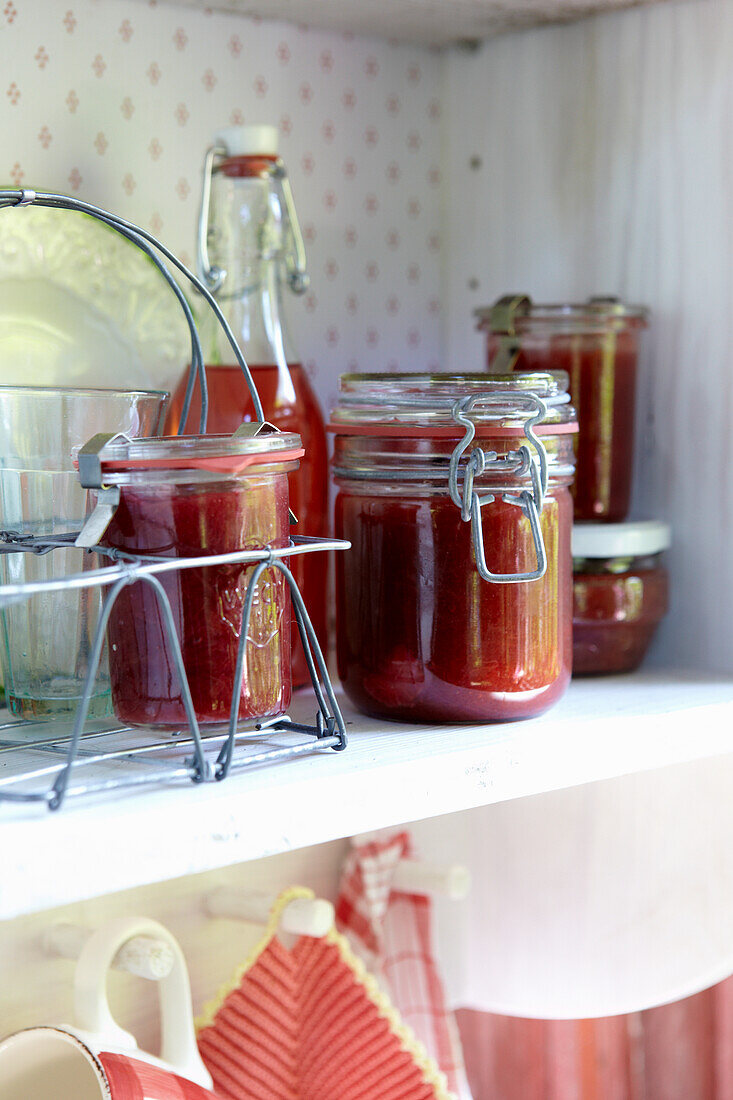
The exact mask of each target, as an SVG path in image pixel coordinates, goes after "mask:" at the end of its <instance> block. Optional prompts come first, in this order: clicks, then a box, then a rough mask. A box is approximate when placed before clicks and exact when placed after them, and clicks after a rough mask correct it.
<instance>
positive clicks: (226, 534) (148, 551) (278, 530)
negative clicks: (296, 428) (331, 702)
mask: <svg viewBox="0 0 733 1100" xmlns="http://www.w3.org/2000/svg"><path fill="white" fill-rule="evenodd" d="M247 427H248V428H251V427H252V426H251V425H250V426H247ZM266 427H267V428H269V427H270V426H266ZM92 442H93V441H92ZM84 450H85V449H82V452H80V458H81V457H82V455H83V451H84ZM302 454H303V449H302V447H301V441H300V437H299V436H298V435H295V434H294V433H288V432H277V431H275V430H274V429H272V430H271V431H269V432H268V431H267V430H266V431H264V432H260V433H259V434H254V433H249V434H242V435H238V434H237V433H235V435H234V436H221V435H219V436H217V435H206V436H177V437H166V438H162V439H138V440H130V439H126V438H124V437H123V438H121V439H120V438H119V437H117V438H115V439H112V440H111V441H109V442H107V443H106V445H105V446H104V447H103V448H102V449H101V450H100V451H98V452H95V458H98V460H99V465H100V473H101V478H100V479H99V480H103V484H104V486H105V487H111V488H112V489H114V488H119V503H118V504H117V506H116V508H115V510H114V513H113V515H112V518H111V520H110V522H109V525H108V526H107V528H106V531H105V533H104V536H103V538H102V540H101V545H104V546H107V547H111V548H114V549H115V550H117V551H120V552H122V554H123V555H124V554H131V555H134V556H136V557H138V556H141V555H142V556H145V557H148V558H154V559H161V558H162V559H166V558H173V559H185V558H207V557H213V556H216V555H219V554H229V553H234V552H237V551H241V550H260V549H264V548H267V547H272V548H273V549H277V548H281V547H285V546H287V545H288V542H289V538H290V534H289V503H288V501H289V497H288V473H289V472H291V471H292V470H294V469H296V468H297V462H298V460H299V458H300V457H301V456H302ZM81 473H82V470H81V469H80V474H81ZM92 499H93V501H94V499H95V494H94V493H93V492H92ZM253 570H254V566H253V565H252V564H245V563H242V562H235V563H232V564H217V565H210V566H207V565H197V566H196V567H185V568H181V569H176V570H171V571H169V572H163V573H160V574H159V577H158V579H159V581H160V583H161V584H162V585H163V588H164V590H165V593H166V595H167V597H168V600H169V601H170V605H171V608H172V611H173V618H174V622H175V626H176V632H177V636H178V641H179V643H180V647H181V653H182V657H183V664H184V667H185V670H186V676H187V679H188V683H189V687H190V690H191V696H192V700H193V707H194V710H195V712H196V717H197V719H198V721H199V723H201V724H204V725H206V724H212V723H221V722H228V721H229V715H230V711H231V709H232V698H233V694H234V680H235V669H236V664H237V653H238V649H239V640H240V636H241V629H242V614H243V609H244V601H245V597H246V594H247V589H248V585H249V579H250V577H251V575H252V572H253ZM107 634H108V645H109V666H110V679H111V684H112V704H113V707H114V711H115V714H116V715H117V717H118V718H119V719H120V721H123V722H126V723H128V724H130V725H157V726H172V725H185V724H186V723H187V718H186V711H185V706H184V700H183V697H182V691H181V684H180V681H179V678H178V675H177V672H176V668H175V662H174V659H173V655H172V652H171V647H170V644H169V640H168V635H167V631H166V627H165V621H164V616H163V612H162V610H161V607H160V605H159V603H158V600H157V597H156V594H155V591H154V590H153V589H152V588H151V587H150V586H149V585H148V584H146V583H144V582H142V581H140V580H138V581H136V582H135V583H134V584H129V585H127V586H126V587H125V588H123V589H122V591H121V592H120V593H119V595H118V596H117V599H116V601H115V603H114V606H113V608H112V611H111V614H110V619H109V625H108V632H107ZM290 694H291V674H290V591H289V588H288V585H287V582H286V580H285V578H284V576H283V575H282V574H281V573H280V572H279V571H277V570H274V569H268V570H266V571H265V573H264V574H263V575H262V577H261V579H260V581H259V584H258V588H257V592H256V594H255V599H254V604H253V608H252V614H251V616H250V621H249V628H248V633H247V645H246V651H245V666H244V677H243V680H242V683H241V686H240V691H239V710H238V717H239V718H240V719H249V718H262V717H268V716H273V715H278V714H282V713H283V712H284V711H285V709H286V708H287V707H288V705H289V703H290Z"/></svg>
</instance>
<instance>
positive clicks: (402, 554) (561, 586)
mask: <svg viewBox="0 0 733 1100" xmlns="http://www.w3.org/2000/svg"><path fill="white" fill-rule="evenodd" d="M566 387H567V378H566V376H565V375H563V374H562V372H559V373H557V374H554V375H551V374H535V375H521V374H515V375H512V376H511V377H506V378H491V379H490V378H487V376H486V375H485V374H466V375H448V374H442V375H441V374H437V375H421V374H389V375H380V374H364V375H344V376H342V378H341V380H340V394H339V401H338V405H337V407H336V408H335V410H334V412H333V416H332V423H331V426H330V427H331V430H332V431H333V432H334V433H335V444H334V458H333V467H334V476H335V481H336V486H337V489H338V492H337V496H336V502H335V513H336V533H337V535H338V537H339V538H344V539H348V540H349V541H350V542H351V545H352V549H351V551H350V552H349V553H348V554H344V555H340V557H342V558H343V560H340V561H339V562H338V565H337V600H336V604H337V620H338V631H337V635H338V636H337V654H338V671H339V676H340V677H341V681H342V683H343V686H344V689H345V691H346V693H347V695H348V696H349V698H350V699H351V700H352V702H353V703H355V705H356V706H357V707H359V709H360V710H362V711H364V712H365V713H367V714H371V715H375V716H377V717H383V718H395V719H397V718H399V719H406V720H416V721H419V722H469V721H492V720H501V719H513V718H527V717H530V716H532V715H535V714H539V713H540V712H541V711H543V710H545V709H546V708H547V707H549V706H551V705H552V704H553V703H554V702H555V701H556V700H557V699H559V697H560V696H561V695H562V693H563V691H564V690H565V688H566V686H567V683H568V681H569V679H570V662H571V645H572V639H571V598H572V582H571V556H570V532H571V526H572V500H571V497H570V491H569V489H570V484H571V481H572V476H573V446H572V438H573V435H572V433H573V432H575V431H576V423H575V413H574V411H573V409H572V408H571V407H570V405H569V404H567V401H568V395H567V392H566ZM539 421H542V422H541V423H539Z"/></svg>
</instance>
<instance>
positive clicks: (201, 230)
mask: <svg viewBox="0 0 733 1100" xmlns="http://www.w3.org/2000/svg"><path fill="white" fill-rule="evenodd" d="M225 156H226V149H225V148H224V146H223V145H212V146H210V148H208V149H207V150H206V156H205V157H204V170H203V178H202V181H201V206H200V207H199V225H198V235H197V254H196V270H197V273H198V277H199V279H201V282H202V283H203V284H204V286H205V287H206V289H207V290H210V291H211V292H212V293H215V292H216V291H217V290H219V288H220V287H221V284H222V283H223V282H224V280H225V279H226V275H227V273H226V271H225V270H224V268H223V267H217V266H216V264H214V265H213V266H212V264H211V262H210V260H209V240H208V237H209V206H210V204H211V174H212V172H213V171H214V160H215V159H216V157H225Z"/></svg>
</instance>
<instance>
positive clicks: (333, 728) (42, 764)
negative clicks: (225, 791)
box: [0, 532, 349, 810]
mask: <svg viewBox="0 0 733 1100" xmlns="http://www.w3.org/2000/svg"><path fill="white" fill-rule="evenodd" d="M72 538H73V536H70V535H64V536H63V537H62V538H60V539H55V538H52V537H39V536H35V537H27V536H17V535H14V534H13V533H12V532H0V554H12V553H15V554H17V553H36V554H39V553H40V554H46V553H51V552H53V551H59V550H63V548H64V547H67V548H68V547H69V545H70V543H72ZM348 546H349V543H348V542H344V541H342V540H340V539H316V538H305V537H301V538H297V539H292V540H291V545H290V546H288V547H284V548H282V549H277V550H247V551H239V552H236V553H232V554H218V555H212V556H210V557H197V558H176V559H159V560H151V559H150V558H147V557H146V558H142V557H140V558H136V557H134V556H132V555H129V554H121V553H120V551H116V550H110V549H108V548H107V547H100V546H97V547H94V548H93V552H96V553H99V554H101V555H105V556H107V557H108V558H110V559H112V564H111V565H109V566H107V567H103V568H99V569H92V570H88V571H86V572H84V573H78V574H76V575H71V576H64V577H59V578H57V579H52V580H44V581H32V582H27V583H24V584H3V585H0V610H2V609H3V608H4V607H8V606H9V605H10V604H11V603H14V602H16V601H18V600H28V599H32V598H33V597H34V596H36V595H42V594H48V593H53V592H54V591H60V590H62V589H69V588H93V587H104V588H105V589H106V595H105V599H104V604H103V607H102V612H101V615H100V618H99V622H98V623H97V626H96V630H95V633H94V638H93V642H92V646H91V654H90V658H89V665H88V670H87V674H86V677H85V681H84V687H83V691H82V695H81V698H80V700H79V703H78V706H77V709H76V713H75V715H74V717H73V719H71V720H66V721H64V720H63V719H61V720H54V721H27V720H22V721H8V722H5V723H2V724H0V802H24V803H27V802H42V803H46V804H47V806H48V808H49V809H50V810H57V809H59V808H60V807H61V805H62V803H63V802H64V800H65V799H66V798H69V797H78V796H80V795H95V794H96V795H100V794H105V793H107V792H111V791H114V790H119V789H121V788H123V787H142V786H145V785H151V784H152V785H155V784H161V783H181V782H182V781H189V782H193V783H203V782H212V781H213V782H218V781H221V780H223V779H226V777H227V776H228V775H229V774H230V773H231V772H236V771H240V770H241V769H242V768H251V767H256V766H262V765H264V764H274V763H277V762H280V761H283V760H289V759H294V758H295V757H298V756H303V755H305V754H307V753H310V752H313V751H316V750H322V749H335V750H337V751H340V750H342V749H344V748H346V729H345V725H344V719H343V716H342V714H341V710H340V708H339V705H338V702H337V700H336V696H335V694H334V690H333V685H332V684H331V680H330V677H329V674H328V669H327V667H326V662H325V659H324V656H323V652H322V650H321V647H320V644H319V642H318V638H317V637H316V634H315V631H314V629H313V625H312V623H311V620H310V617H309V615H308V611H307V608H306V606H305V602H304V600H303V597H302V596H301V594H300V591H299V589H298V586H297V584H296V582H295V579H294V577H293V575H292V573H291V572H290V569H289V568H288V565H287V562H288V560H289V559H290V558H291V557H294V556H295V555H298V554H311V553H322V552H324V551H329V550H344V549H347V548H348ZM234 564H247V565H251V566H252V572H251V574H250V577H249V580H248V584H247V589H246V592H245V596H244V602H243V613H242V627H241V632H240V635H239V646H238V654H237V664H236V670H235V677H234V680H235V684H234V688H233V693H232V705H231V708H230V715H229V721H228V725H227V726H226V728H225V729H222V730H217V731H215V732H212V733H209V732H207V733H206V734H203V735H202V733H201V730H200V728H199V723H198V721H197V718H196V714H195V711H194V708H193V702H192V699H191V691H190V688H189V684H188V678H187V675H186V669H185V667H184V663H183V656H182V653H181V647H180V643H179V641H178V636H177V633H176V629H175V624H174V620H173V613H172V611H171V606H170V602H169V600H168V597H167V595H166V592H165V590H164V588H163V586H162V585H161V583H160V581H159V580H158V576H159V575H160V574H161V573H169V572H171V571H178V570H182V569H192V568H207V567H212V566H219V565H234ZM268 569H273V570H277V571H279V572H281V573H282V574H283V576H284V577H285V580H286V582H287V584H288V586H289V589H290V596H291V600H292V606H293V612H294V617H295V621H296V623H297V625H298V630H299V633H300V638H301V642H302V645H303V650H304V652H305V656H306V661H307V663H308V668H309V671H310V675H311V682H312V685H313V691H314V694H315V697H316V702H317V707H318V709H317V712H316V715H315V720H314V723H313V725H305V724H303V723H300V722H294V721H292V720H291V719H290V718H289V717H288V715H287V714H283V715H280V716H278V717H275V718H268V719H264V720H261V721H258V720H256V719H254V720H252V721H250V722H245V723H241V722H239V721H238V718H237V715H238V711H239V693H240V685H241V682H242V676H243V674H244V668H245V654H246V645H247V637H248V632H249V621H250V616H251V613H252V606H253V602H254V598H255V593H256V591H257V587H258V583H259V581H260V579H261V577H262V574H263V573H264V572H265V571H266V570H268ZM135 583H140V584H149V585H151V586H152V587H153V588H154V590H155V594H156V599H157V601H158V606H159V609H160V612H161V616H162V620H163V623H164V625H165V628H166V634H167V642H168V645H169V647H170V654H171V657H172V659H173V664H174V667H175V670H176V674H177V676H178V679H179V684H180V687H181V695H182V698H183V702H184V706H185V709H186V715H187V720H188V724H187V726H185V727H182V728H181V729H175V730H172V731H168V730H165V731H164V732H163V731H161V730H160V729H155V728H146V727H131V726H123V725H120V724H119V723H115V722H114V720H113V719H111V718H110V719H95V720H93V722H92V723H89V722H88V721H87V716H88V712H89V705H90V702H91V699H92V695H93V692H94V686H95V682H96V677H97V674H98V671H99V666H100V661H101V660H102V654H103V649H104V640H105V632H106V627H107V621H108V619H109V616H110V613H111V610H112V607H113V605H114V602H115V600H116V599H117V596H118V595H119V593H120V592H121V591H122V589H123V588H124V587H125V586H126V585H128V584H135Z"/></svg>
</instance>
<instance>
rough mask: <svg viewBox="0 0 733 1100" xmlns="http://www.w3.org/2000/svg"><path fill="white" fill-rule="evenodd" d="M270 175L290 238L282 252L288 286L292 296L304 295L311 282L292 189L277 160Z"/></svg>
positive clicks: (282, 165)
mask: <svg viewBox="0 0 733 1100" xmlns="http://www.w3.org/2000/svg"><path fill="white" fill-rule="evenodd" d="M271 175H272V179H273V180H274V181H275V184H276V187H277V190H278V192H279V197H280V200H281V202H282V205H283V207H284V208H285V234H286V237H287V236H289V237H290V244H291V247H290V248H289V249H288V248H286V249H285V250H284V253H285V254H284V261H285V272H286V275H287V280H288V286H289V287H290V289H291V290H292V292H293V294H305V292H306V290H307V289H308V287H309V286H310V281H311V280H310V275H309V274H308V272H307V271H306V260H305V244H304V243H303V234H302V233H301V231H300V222H299V221H298V214H297V212H296V210H295V200H294V199H293V189H292V188H291V186H290V180H289V179H288V173H287V169H286V168H285V165H284V163H283V162H282V160H280V159H279V158H278V160H277V161H276V162H275V164H274V165H273V167H272V173H271Z"/></svg>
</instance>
